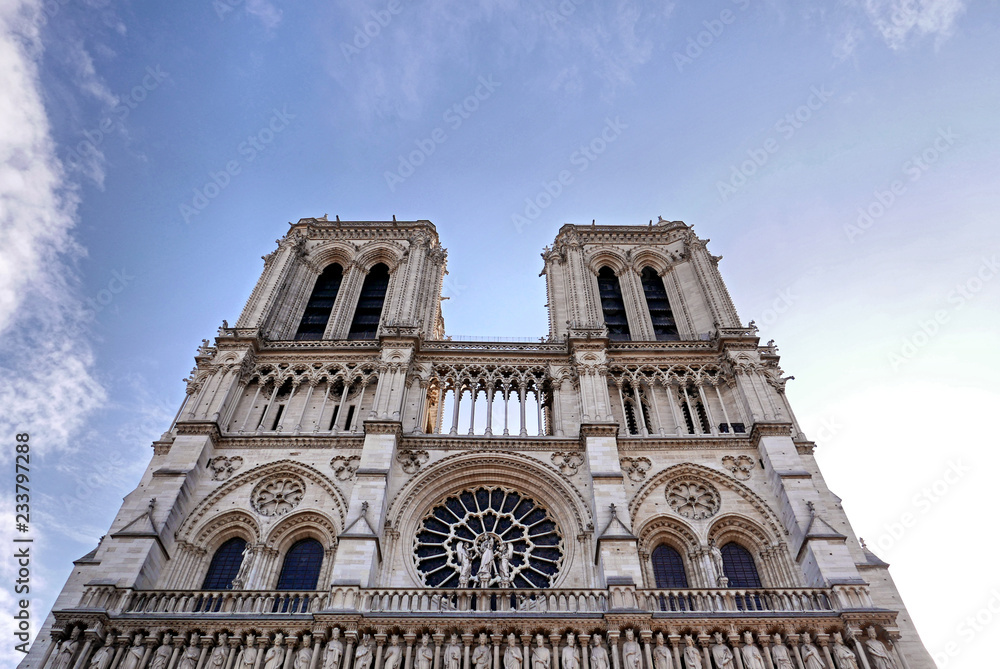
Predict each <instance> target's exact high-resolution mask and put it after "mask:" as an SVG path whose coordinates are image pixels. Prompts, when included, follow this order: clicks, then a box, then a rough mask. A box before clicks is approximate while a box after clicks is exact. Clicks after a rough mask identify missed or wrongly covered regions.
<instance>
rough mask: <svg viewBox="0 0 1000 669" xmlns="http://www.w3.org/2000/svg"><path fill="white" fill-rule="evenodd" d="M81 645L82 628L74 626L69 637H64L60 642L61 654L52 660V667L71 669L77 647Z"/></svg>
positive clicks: (55, 668)
mask: <svg viewBox="0 0 1000 669" xmlns="http://www.w3.org/2000/svg"><path fill="white" fill-rule="evenodd" d="M79 647H80V628H79V627H74V628H73V631H72V632H70V633H69V638H68V639H64V640H63V642H62V643H60V644H59V654H58V655H56V658H55V659H54V660H53V661H52V669H69V667H70V666H71V664H72V662H73V656H74V655H76V650H77V648H79Z"/></svg>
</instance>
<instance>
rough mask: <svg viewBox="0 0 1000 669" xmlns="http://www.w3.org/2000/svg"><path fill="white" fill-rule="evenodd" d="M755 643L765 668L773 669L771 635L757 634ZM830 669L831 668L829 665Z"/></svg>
mask: <svg viewBox="0 0 1000 669" xmlns="http://www.w3.org/2000/svg"><path fill="white" fill-rule="evenodd" d="M757 643H759V644H760V648H761V651H760V654H761V655H763V656H764V664H766V665H767V669H774V660H772V659H771V637H770V636H768V635H767V634H758V635H757ZM831 669H833V668H832V667H831Z"/></svg>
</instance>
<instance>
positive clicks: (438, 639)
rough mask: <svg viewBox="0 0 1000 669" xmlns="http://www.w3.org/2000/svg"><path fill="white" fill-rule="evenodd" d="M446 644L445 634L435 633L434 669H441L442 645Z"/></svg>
mask: <svg viewBox="0 0 1000 669" xmlns="http://www.w3.org/2000/svg"><path fill="white" fill-rule="evenodd" d="M442 643H444V633H443V632H435V633H434V669H441V644H442Z"/></svg>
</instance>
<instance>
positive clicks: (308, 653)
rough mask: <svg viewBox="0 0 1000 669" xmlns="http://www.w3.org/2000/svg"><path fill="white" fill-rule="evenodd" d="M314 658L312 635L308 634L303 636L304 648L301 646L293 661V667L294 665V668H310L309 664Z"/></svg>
mask: <svg viewBox="0 0 1000 669" xmlns="http://www.w3.org/2000/svg"><path fill="white" fill-rule="evenodd" d="M312 659H313V647H312V637H311V636H310V635H308V634H306V635H305V636H303V637H302V648H299V652H297V653H296V654H295V660H294V661H293V662H292V667H294V669H309V665H311V664H312Z"/></svg>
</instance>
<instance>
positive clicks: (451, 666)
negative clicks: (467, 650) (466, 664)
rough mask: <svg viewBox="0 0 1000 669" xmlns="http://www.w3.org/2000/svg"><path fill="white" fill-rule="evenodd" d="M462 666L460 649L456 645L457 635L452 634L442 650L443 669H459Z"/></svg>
mask: <svg viewBox="0 0 1000 669" xmlns="http://www.w3.org/2000/svg"><path fill="white" fill-rule="evenodd" d="M461 666H462V647H461V646H459V645H458V635H457V634H452V635H451V639H450V640H449V641H448V645H447V646H445V648H444V669H459V667H461Z"/></svg>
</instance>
